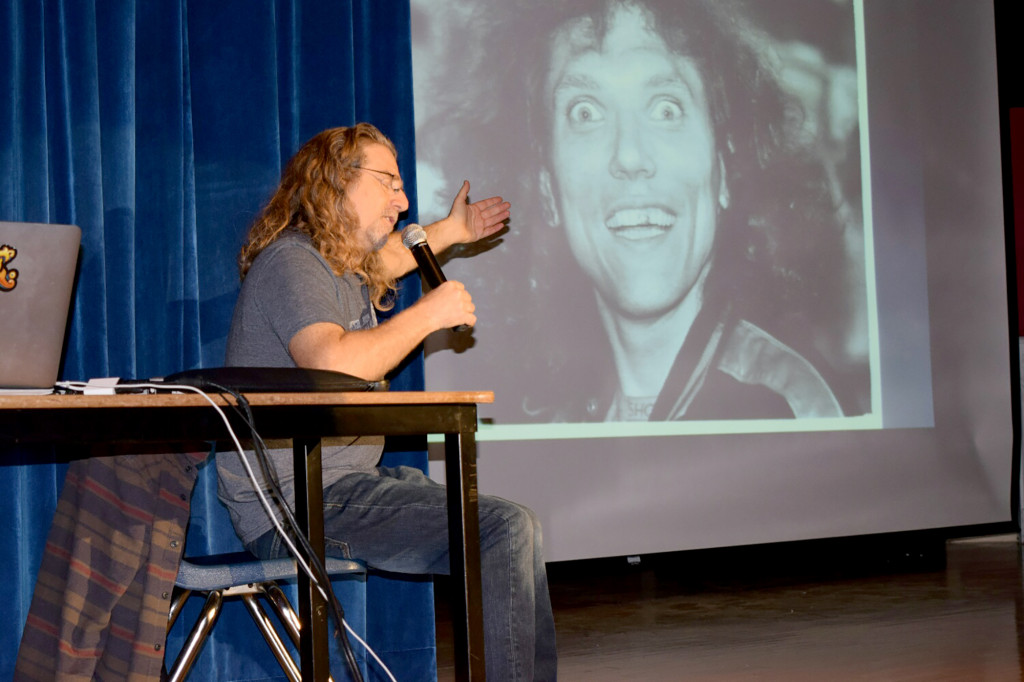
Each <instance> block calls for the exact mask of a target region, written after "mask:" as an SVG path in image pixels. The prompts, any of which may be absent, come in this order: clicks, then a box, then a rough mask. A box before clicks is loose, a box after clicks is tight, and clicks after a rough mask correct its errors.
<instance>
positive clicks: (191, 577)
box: [167, 555, 366, 682]
mask: <svg viewBox="0 0 1024 682" xmlns="http://www.w3.org/2000/svg"><path fill="white" fill-rule="evenodd" d="M233 556H237V555H216V556H212V557H204V558H203V563H202V564H199V563H195V562H194V561H190V560H188V559H183V560H182V562H181V566H180V567H179V569H178V577H177V579H176V580H175V595H174V598H173V599H172V600H171V610H170V613H169V614H168V619H167V630H168V632H169V631H170V630H171V628H172V627H174V623H175V621H177V619H178V616H179V615H180V614H181V611H182V608H183V607H184V605H185V602H186V601H187V600H188V598H189V597H190V596H191V595H192V594H194V593H204V594H206V603H205V604H204V606H203V610H202V613H201V614H200V616H199V618H198V619H197V620H196V622H195V623H194V624H193V626H192V629H191V631H190V632H189V635H188V637H187V638H186V639H185V643H184V644H183V645H182V647H181V651H180V652H179V653H178V656H177V658H176V659H175V661H174V663H173V664H172V665H171V666H170V668H169V669H168V672H167V680H168V681H169V682H181V681H182V680H184V679H185V678H186V677H187V676H188V673H189V671H190V670H191V669H192V666H193V665H194V664H195V661H196V659H197V658H198V657H199V653H200V651H201V650H202V647H203V645H204V644H205V643H206V640H207V639H208V637H209V635H210V632H211V631H212V630H213V626H214V625H216V623H217V619H218V617H219V616H220V613H221V608H222V606H223V603H224V599H225V598H229V597H240V598H241V599H242V602H243V603H244V604H245V606H246V609H247V610H248V612H249V615H250V616H251V617H252V619H253V622H254V623H255V624H256V627H257V628H258V629H259V631H260V632H261V633H262V634H263V638H264V640H266V642H267V646H269V647H270V651H271V652H272V653H273V654H274V658H275V659H277V662H278V664H280V666H281V670H283V671H284V674H285V675H286V676H287V677H288V679H289V680H290V681H291V682H301V680H302V676H301V673H300V670H299V665H298V664H297V663H296V662H295V659H294V658H292V655H291V653H290V652H289V651H288V649H287V647H286V646H285V644H284V642H283V641H281V637H280V636H279V635H278V632H277V630H276V628H275V627H274V625H273V622H272V621H271V619H270V618H269V616H268V615H267V613H266V611H265V610H264V608H263V606H262V604H260V602H259V597H260V596H263V597H265V598H266V600H267V602H268V603H269V604H270V606H271V608H272V609H273V611H274V612H275V614H276V615H277V618H278V621H279V622H280V623H281V625H282V626H283V627H284V630H285V632H287V633H288V636H289V638H290V639H291V640H292V643H293V644H294V645H295V646H296V647H297V646H298V645H299V627H300V624H299V618H298V616H297V615H296V613H295V609H293V608H292V605H291V603H290V602H289V601H288V598H287V597H286V596H285V594H284V592H283V591H282V590H281V587H280V585H278V581H279V580H294V579H295V578H296V577H297V575H298V567H297V566H296V564H295V560H294V559H290V558H282V559H269V560H259V559H251V560H242V561H234V560H231V559H232V558H233ZM214 561H218V563H212V562H214ZM325 567H326V569H327V574H328V575H329V576H331V577H334V576H337V575H344V574H349V575H353V574H356V575H359V574H361V575H363V576H364V577H365V575H366V567H365V566H364V565H363V564H362V563H360V562H358V561H354V560H352V559H336V558H328V559H327V561H326V565H325Z"/></svg>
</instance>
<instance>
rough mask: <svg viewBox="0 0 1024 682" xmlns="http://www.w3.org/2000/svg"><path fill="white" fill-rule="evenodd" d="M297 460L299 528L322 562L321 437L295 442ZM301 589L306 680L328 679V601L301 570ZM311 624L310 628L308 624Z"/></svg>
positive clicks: (322, 681) (320, 681) (301, 640)
mask: <svg viewBox="0 0 1024 682" xmlns="http://www.w3.org/2000/svg"><path fill="white" fill-rule="evenodd" d="M292 449H293V455H294V460H295V462H294V463H295V520H296V521H298V523H299V528H298V531H299V532H300V533H304V534H305V535H306V537H307V538H309V544H310V545H311V546H312V547H313V551H314V552H316V554H317V556H318V557H319V558H320V561H321V562H323V560H324V494H323V471H322V469H321V465H322V462H321V453H320V439H318V438H314V439H298V438H297V439H295V440H294V441H293V445H292ZM297 582H298V589H299V622H300V623H302V624H303V625H302V628H301V630H300V632H299V659H300V663H301V668H302V679H303V680H311V681H312V682H327V680H328V678H329V677H330V658H329V656H328V649H327V638H328V635H329V629H328V623H327V603H326V602H325V601H324V598H323V595H321V594H320V591H319V590H318V589H317V588H316V586H315V585H313V583H312V581H311V580H310V579H309V576H307V575H306V574H305V572H304V571H302V570H301V569H300V570H299V577H298V581H297ZM307 624H308V627H307Z"/></svg>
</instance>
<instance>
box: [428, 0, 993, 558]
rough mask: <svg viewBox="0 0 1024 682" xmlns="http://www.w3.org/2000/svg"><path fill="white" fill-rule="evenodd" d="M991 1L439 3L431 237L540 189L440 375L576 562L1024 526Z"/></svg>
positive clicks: (449, 341)
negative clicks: (475, 393) (469, 405)
mask: <svg viewBox="0 0 1024 682" xmlns="http://www.w3.org/2000/svg"><path fill="white" fill-rule="evenodd" d="M992 12H993V10H992V7H991V5H990V4H989V3H984V2H964V1H962V0H927V1H925V0H896V1H890V0H885V1H882V0H863V1H862V0H754V1H751V2H747V3H729V2H721V1H718V0H713V1H709V2H697V1H689V2H687V1H680V0H674V1H669V0H649V1H647V2H640V1H637V2H606V1H601V2H587V1H581V0H572V1H563V2H560V1H557V0H555V1H548V0H513V1H508V0H504V1H502V2H497V1H496V0H445V1H444V2H438V1H437V0H431V1H430V2H426V0H422V1H414V2H413V27H412V28H413V51H414V53H413V56H414V83H415V98H416V101H415V106H416V126H417V133H416V134H417V147H416V149H417V152H416V153H417V163H416V185H417V192H418V197H419V214H420V217H421V221H422V222H429V221H432V220H436V219H439V218H441V217H443V216H444V215H446V214H447V212H448V210H449V208H450V206H451V201H452V199H453V197H454V196H455V193H456V191H457V190H458V187H459V185H460V184H461V182H462V180H464V179H468V180H470V182H471V183H472V191H471V198H472V199H474V200H475V199H480V198H484V197H487V196H491V195H501V196H503V197H504V198H506V199H507V200H509V201H510V202H511V203H512V219H511V221H510V224H509V226H508V230H507V231H505V232H504V233H502V234H501V235H499V236H498V238H497V239H494V240H490V241H489V242H488V243H486V244H482V245H477V246H474V247H464V248H461V249H456V250H454V251H453V253H451V254H449V255H450V256H451V257H450V258H449V259H448V260H447V261H446V262H443V265H444V268H445V274H446V275H447V276H448V278H449V279H456V280H459V281H461V282H463V283H464V284H465V285H466V287H467V288H468V289H469V291H470V293H471V294H472V295H473V297H474V301H475V303H476V306H477V315H478V318H479V321H478V324H477V325H476V327H475V328H474V329H473V331H472V332H471V333H444V334H435V335H434V336H432V337H431V338H430V339H428V341H427V344H426V352H427V360H426V371H427V388H428V389H430V390H457V389H493V390H494V391H495V394H496V400H495V403H494V404H493V405H486V406H481V408H480V431H479V433H478V438H479V448H478V455H479V484H480V490H481V492H483V493H488V494H496V495H500V496H502V497H506V498H509V499H513V500H516V501H518V502H521V503H524V504H526V505H528V506H530V507H532V508H533V509H534V510H535V511H536V512H537V513H538V515H539V516H540V518H541V521H542V523H543V524H544V529H545V531H544V532H545V545H546V551H547V554H548V559H549V560H552V561H558V560H569V559H578V558H587V557H601V556H616V555H636V554H645V553H652V552H665V551H675V550H686V549H695V548H708V547H719V546H732V545H743V544H756V543H765V542H780V541H788V540H801V539H812V538H823V537H837V536H848V535H858V534H867V533H882V532H891V531H904V530H917V529H926V528H948V527H956V526H966V525H975V524H986V523H994V522H1002V521H1008V520H1010V518H1011V510H1010V491H1011V480H1010V479H1011V469H1012V465H1013V453H1012V451H1011V450H1012V420H1011V396H1010V390H1011V382H1010V368H1009V362H1010V356H1009V353H1010V349H1009V343H1008V339H1009V331H1008V322H1007V299H1006V272H1005V260H1004V222H1003V213H1002V189H1001V188H1002V182H1001V171H1000V141H999V119H998V108H997V99H996V64H995V47H994V26H993V16H992ZM438 458H439V457H438V456H437V455H432V458H431V459H432V462H431V467H432V475H434V476H440V475H441V472H440V467H441V466H443V464H442V463H441V462H440V461H437V459H438Z"/></svg>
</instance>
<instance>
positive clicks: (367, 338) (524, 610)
mask: <svg viewBox="0 0 1024 682" xmlns="http://www.w3.org/2000/svg"><path fill="white" fill-rule="evenodd" d="M468 195H469V183H468V182H464V183H463V185H462V188H461V189H460V190H459V192H458V194H457V195H456V197H455V201H454V203H453V205H452V209H451V212H450V213H449V215H448V216H447V217H446V218H444V219H442V220H440V221H438V222H436V223H433V224H431V225H428V226H426V228H425V230H426V233H427V239H428V242H429V243H430V245H431V247H432V249H433V250H435V251H441V250H444V249H446V248H448V247H449V246H452V245H454V244H459V243H467V242H474V241H477V240H480V239H483V238H486V237H489V236H490V235H492V234H495V233H496V232H498V231H499V230H500V229H501V228H502V227H503V225H504V221H505V220H507V219H508V217H509V208H510V207H509V204H508V202H505V201H503V200H502V199H501V198H500V197H491V198H488V199H482V200H480V201H477V202H473V203H469V202H468V200H467V197H468ZM408 207H409V200H408V198H407V197H406V195H405V192H404V189H403V186H402V179H401V175H400V173H399V169H398V161H397V158H396V153H395V147H394V145H393V144H392V143H391V141H390V140H388V139H387V138H386V137H385V136H384V135H383V134H382V133H381V132H380V131H379V130H377V129H376V128H375V127H373V126H371V125H369V124H365V123H360V124H357V125H355V126H352V127H347V128H333V129H330V130H326V131H324V132H322V133H320V134H318V135H316V136H315V137H314V138H312V139H311V140H310V141H309V142H307V143H306V144H305V145H304V146H303V147H302V148H301V149H300V150H299V151H298V153H296V154H295V156H294V157H293V158H292V159H291V160H290V161H289V163H288V165H287V167H286V168H285V170H284V173H283V175H282V178H281V182H280V184H279V186H278V188H277V190H276V191H275V193H274V194H273V196H272V197H271V198H270V200H269V202H268V203H267V205H266V206H265V207H264V209H263V210H262V211H261V212H260V214H259V216H258V217H257V218H256V220H255V222H254V223H253V225H252V228H251V229H250V232H249V235H248V239H247V240H246V244H245V246H243V248H242V251H241V254H240V256H239V266H240V270H241V275H242V278H243V281H242V290H241V293H240V295H239V299H238V303H237V305H236V307H235V314H234V318H233V319H232V323H231V331H230V334H229V336H228V344H227V363H228V364H229V365H234V366H256V367H292V366H299V367H307V368H314V369H330V370H335V371H341V372H345V373H348V374H351V375H354V376H357V377H361V378H363V379H367V380H374V381H376V380H380V379H383V378H384V377H385V375H386V374H387V373H388V372H389V371H390V370H392V369H394V368H395V367H396V366H397V365H398V363H400V362H401V361H402V360H403V359H404V358H405V357H406V356H407V355H408V354H409V353H411V352H412V351H413V350H414V349H415V348H416V347H417V346H418V345H419V344H420V343H421V342H422V341H423V339H424V338H425V337H426V336H427V335H428V334H430V333H432V332H434V331H438V330H441V329H446V328H451V327H456V326H458V325H463V324H465V325H473V324H475V323H476V316H475V315H474V307H473V301H472V298H471V297H470V295H469V293H468V292H467V291H466V289H465V287H464V286H463V285H462V284H460V283H459V282H454V281H449V282H445V283H443V284H442V285H441V286H439V287H437V288H434V289H432V290H431V291H430V292H428V293H427V294H425V295H424V296H423V297H422V298H421V299H420V300H419V301H417V302H416V303H415V304H413V305H412V306H410V307H408V308H406V309H405V310H403V311H401V312H398V313H396V314H395V315H393V316H391V317H390V318H389V319H388V320H386V321H384V322H381V323H380V324H378V322H377V318H376V314H375V309H386V308H388V307H390V306H391V304H392V301H391V295H392V293H393V292H394V290H395V286H396V280H397V279H398V278H399V277H401V276H402V275H404V274H406V273H407V272H409V271H411V270H412V269H413V268H414V267H415V261H414V259H413V256H412V254H411V252H410V251H409V250H408V249H406V248H405V247H404V246H403V245H402V243H401V237H400V235H399V233H397V232H395V231H394V227H395V224H396V222H397V221H398V217H399V215H400V214H401V213H403V212H404V211H405V210H406V209H407V208H408ZM382 448H383V437H360V438H351V439H345V440H344V441H343V442H334V443H329V444H326V445H325V447H324V449H323V481H324V530H325V537H326V545H327V552H328V553H334V554H337V555H339V556H354V557H357V558H359V559H362V560H364V561H366V562H367V564H368V565H369V566H371V567H373V568H377V569H381V570H385V571H391V572H396V573H408V574H437V573H446V572H447V571H448V561H449V560H448V521H447V503H446V493H445V489H444V487H443V486H441V485H439V484H437V483H435V482H434V481H432V480H431V479H429V478H428V477H426V476H425V475H424V474H423V473H422V472H421V471H420V470H418V469H415V468H410V467H396V468H388V467H381V466H379V465H378V464H379V459H380V455H381V451H382ZM271 455H272V460H273V461H274V462H275V464H277V465H276V466H275V468H276V471H277V474H278V476H279V478H280V483H281V487H282V489H283V491H284V494H285V496H286V497H288V498H292V497H293V495H294V480H293V477H292V476H291V475H290V472H291V469H292V467H291V465H290V457H291V454H290V451H289V450H287V449H282V450H272V451H271ZM241 456H242V455H241V454H240V453H237V452H231V451H228V452H222V453H218V455H217V468H218V475H219V496H220V498H221V500H222V501H223V502H224V504H225V505H226V506H227V507H228V509H229V511H230V512H231V517H232V522H233V524H234V527H235V530H236V532H237V533H238V535H239V536H240V537H241V539H242V541H243V542H244V543H245V545H246V546H247V547H248V548H249V549H250V550H251V551H252V552H253V553H254V554H256V555H257V556H260V557H275V556H283V555H284V554H285V553H286V549H285V548H284V547H282V540H281V537H280V535H279V534H278V532H277V531H276V530H275V529H274V527H273V522H272V520H271V519H270V518H269V517H268V515H267V514H266V512H265V511H264V509H263V508H262V506H261V505H260V503H259V501H258V499H257V496H256V494H255V492H254V490H253V487H252V483H251V482H250V481H249V479H248V477H247V476H246V474H245V471H244V468H243V466H242V462H241V460H240V457H241ZM479 509H480V535H481V538H480V547H481V572H482V579H483V580H482V582H483V603H484V614H483V615H484V639H485V647H486V651H487V675H488V677H489V678H490V679H493V680H549V679H554V678H555V669H556V665H555V642H554V619H553V617H552V612H551V604H550V600H549V598H548V590H547V576H546V573H545V568H544V558H543V554H542V551H541V531H540V525H539V522H538V521H537V518H536V516H535V515H534V514H533V512H531V511H530V510H529V509H527V508H525V507H522V506H520V505H517V504H514V503H512V502H508V501H506V500H502V499H498V498H494V497H488V496H481V497H480V498H479Z"/></svg>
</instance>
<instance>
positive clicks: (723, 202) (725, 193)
mask: <svg viewBox="0 0 1024 682" xmlns="http://www.w3.org/2000/svg"><path fill="white" fill-rule="evenodd" d="M730 199H731V197H730V195H729V180H728V178H727V176H726V174H725V160H724V159H723V158H722V155H721V154H719V155H718V205H719V206H721V207H722V209H723V210H725V209H727V208H729V200H730Z"/></svg>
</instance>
